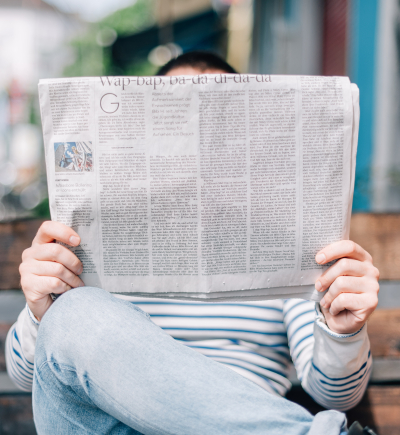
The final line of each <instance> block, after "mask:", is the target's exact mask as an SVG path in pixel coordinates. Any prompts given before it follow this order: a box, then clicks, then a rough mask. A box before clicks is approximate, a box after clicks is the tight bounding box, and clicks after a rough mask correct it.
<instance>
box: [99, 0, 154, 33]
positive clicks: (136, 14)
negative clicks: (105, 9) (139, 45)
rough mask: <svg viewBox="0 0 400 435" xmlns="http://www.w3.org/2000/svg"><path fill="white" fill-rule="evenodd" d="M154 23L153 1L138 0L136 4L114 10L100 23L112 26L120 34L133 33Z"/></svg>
mask: <svg viewBox="0 0 400 435" xmlns="http://www.w3.org/2000/svg"><path fill="white" fill-rule="evenodd" d="M152 24H154V18H153V1H152V0H137V1H136V3H135V4H133V5H132V6H129V7H127V8H124V9H120V10H119V11H116V12H114V13H113V14H111V15H109V16H108V17H106V18H104V19H103V20H102V21H100V23H99V25H100V26H104V27H111V28H112V29H114V30H115V31H116V32H117V34H118V35H120V36H123V35H132V34H133V33H137V32H139V31H140V30H143V29H145V28H146V27H149V26H151V25H152Z"/></svg>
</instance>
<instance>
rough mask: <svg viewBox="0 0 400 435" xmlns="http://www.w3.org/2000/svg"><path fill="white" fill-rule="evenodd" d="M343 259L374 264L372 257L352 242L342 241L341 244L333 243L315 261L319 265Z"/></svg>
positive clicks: (320, 252) (319, 253)
mask: <svg viewBox="0 0 400 435" xmlns="http://www.w3.org/2000/svg"><path fill="white" fill-rule="evenodd" d="M342 257H347V258H353V259H354V260H359V261H369V262H372V257H371V255H369V254H368V252H367V251H366V250H365V249H363V248H362V247H361V246H360V245H357V243H354V242H353V241H351V240H341V241H340V242H335V243H332V244H331V245H329V246H327V247H326V248H324V249H322V250H321V251H319V252H318V254H317V255H316V256H315V261H316V262H317V263H318V264H325V263H329V262H330V261H333V260H337V259H338V258H342Z"/></svg>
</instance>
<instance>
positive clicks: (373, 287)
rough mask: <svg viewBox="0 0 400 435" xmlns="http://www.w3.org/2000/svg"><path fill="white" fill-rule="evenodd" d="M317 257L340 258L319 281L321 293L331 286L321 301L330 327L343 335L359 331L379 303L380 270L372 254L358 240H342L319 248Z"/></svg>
mask: <svg viewBox="0 0 400 435" xmlns="http://www.w3.org/2000/svg"><path fill="white" fill-rule="evenodd" d="M338 259H339V260H338ZM315 260H316V262H317V263H319V264H326V263H329V262H330V261H332V260H338V261H337V262H336V263H335V264H334V265H332V266H331V267H330V268H329V269H327V270H326V271H325V272H324V273H323V274H322V276H321V277H320V278H318V280H317V281H316V283H315V288H316V289H317V290H318V291H320V292H322V291H324V290H326V289H329V290H328V292H327V293H326V294H325V296H324V297H323V299H322V300H321V302H320V305H321V310H322V312H323V314H324V316H325V319H326V322H327V324H328V326H329V328H330V329H331V330H332V331H334V332H336V333H339V334H351V333H353V332H357V331H358V330H359V329H360V328H361V327H362V326H363V325H364V324H365V322H366V321H367V319H368V317H369V316H370V315H371V314H372V312H373V311H374V310H375V308H376V306H377V305H378V292H379V284H378V279H379V271H378V269H377V268H376V267H375V266H374V265H373V264H372V257H371V255H369V254H368V252H367V251H365V250H364V249H363V248H361V246H359V245H357V243H354V242H352V241H351V240H342V241H340V242H336V243H332V245H329V246H327V247H326V248H324V249H322V250H321V251H319V252H318V254H317V255H316V256H315Z"/></svg>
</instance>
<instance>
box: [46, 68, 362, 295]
mask: <svg viewBox="0 0 400 435" xmlns="http://www.w3.org/2000/svg"><path fill="white" fill-rule="evenodd" d="M39 94H40V106H41V114H42V123H43V133H44V144H45V150H46V165H47V176H48V185H49V197H50V210H51V216H52V219H53V220H56V221H59V222H62V223H64V224H66V225H69V226H71V227H72V228H73V229H75V230H76V231H77V232H78V234H79V235H80V236H81V240H82V242H81V244H80V245H79V246H78V247H76V248H72V251H73V252H74V253H75V254H76V255H77V256H78V257H79V258H80V259H81V261H82V263H83V265H84V271H83V274H82V276H81V277H82V279H83V281H84V282H85V284H86V285H92V286H99V287H102V288H104V289H106V290H108V291H110V292H115V293H127V294H128V293H129V294H131V295H132V294H134V295H138V296H154V297H163V298H168V297H172V298H173V297H175V298H179V299H185V298H186V299H187V298H191V299H201V300H204V299H208V300H234V299H236V300H238V299H241V300H251V299H268V298H288V297H301V298H306V299H311V300H318V299H319V298H320V295H319V294H318V292H317V291H316V290H315V287H314V283H315V281H316V280H317V278H318V277H319V276H320V275H321V273H322V272H323V271H324V270H325V269H326V267H327V266H324V267H322V266H319V265H318V264H317V263H316V262H315V259H314V257H315V254H316V253H317V252H318V251H319V250H320V249H322V248H323V247H325V246H326V245H328V244H330V243H332V242H335V241H338V240H342V239H346V238H348V236H349V226H350V215H351V203H352V196H353V187H354V174H355V161H356V149H357V136H358V124H359V101H358V96H359V94H358V88H357V87H356V86H355V85H353V84H351V83H350V81H349V79H348V78H346V77H307V76H273V75H272V76H270V75H254V74H245V75H239V74H238V75H230V74H218V75H198V76H180V77H100V78H99V77H91V78H73V79H70V78H68V79H67V78H65V79H49V80H41V81H40V83H39Z"/></svg>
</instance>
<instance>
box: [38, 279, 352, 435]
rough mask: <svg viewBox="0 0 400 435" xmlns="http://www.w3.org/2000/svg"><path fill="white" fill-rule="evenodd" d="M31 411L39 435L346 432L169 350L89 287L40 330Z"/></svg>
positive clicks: (216, 367)
mask: <svg viewBox="0 0 400 435" xmlns="http://www.w3.org/2000/svg"><path fill="white" fill-rule="evenodd" d="M33 401H34V415H35V422H36V424H37V428H38V432H39V433H40V434H41V435H45V434H50V433H51V434H53V433H68V431H67V432H65V429H62V428H61V427H60V425H66V426H65V427H67V426H68V425H69V426H68V427H70V428H72V427H75V430H79V429H78V428H80V430H81V432H79V433H85V432H86V433H96V434H103V433H104V434H106V433H107V434H108V433H113V434H114V433H115V434H135V433H137V432H139V433H143V434H176V435H179V434H182V435H187V434H202V435H203V434H208V433H212V434H227V433H229V434H249V433H251V434H263V435H265V434H285V435H299V434H307V433H312V431H313V430H314V429H317V426H318V427H320V426H319V425H320V424H321V422H322V421H323V422H324V423H323V425H324V426H325V422H326V424H327V425H326V428H325V430H324V433H325V434H326V435H331V434H332V435H339V434H340V433H341V430H343V426H344V424H345V423H344V422H345V417H344V415H343V414H340V413H337V412H335V411H328V412H325V413H321V414H320V415H319V417H318V418H317V419H316V420H315V421H314V417H313V416H312V415H311V414H309V413H308V411H306V410H305V409H303V408H302V407H300V406H298V405H296V404H294V403H292V402H289V401H288V400H286V399H283V398H281V397H277V396H274V395H272V394H270V393H268V392H266V391H264V390H263V389H262V388H260V387H259V386H257V385H256V384H253V383H252V382H251V381H249V380H247V379H245V378H244V377H242V376H240V375H239V374H237V373H235V372H234V371H232V370H230V369H229V368H227V367H224V366H223V365H222V364H219V363H217V362H215V361H213V360H212V359H209V358H207V357H205V356H203V355H201V354H199V353H197V352H196V351H194V350H192V349H190V348H188V347H186V346H184V345H182V344H181V343H179V342H177V341H175V340H174V339H173V338H172V337H170V336H169V335H168V334H167V333H165V332H164V331H163V330H162V329H161V328H159V327H158V326H156V325H155V324H154V323H153V322H152V321H151V320H150V318H149V316H148V315H147V314H145V313H144V312H143V311H141V310H140V309H139V308H137V307H136V306H135V305H133V304H132V303H129V302H126V301H122V300H120V299H117V298H115V297H114V296H112V295H110V294H109V293H107V292H105V291H104V290H100V289H95V288H89V287H85V288H79V289H75V290H70V291H69V292H67V293H65V294H64V295H63V296H62V297H60V298H59V299H58V300H57V301H56V302H55V303H54V304H53V305H52V307H51V308H50V309H49V311H48V312H47V313H46V315H45V316H44V318H43V320H42V323H41V325H40V328H39V334H38V340H37V347H36V359H35V379H34V387H33ZM49 409H50V412H49ZM120 422H121V423H120ZM316 425H317V426H316ZM313 426H314V428H313ZM54 428H55V429H54ZM54 430H55V431H54ZM63 430H64V432H63ZM71 432H72V429H71ZM75 433H76V432H75Z"/></svg>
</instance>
